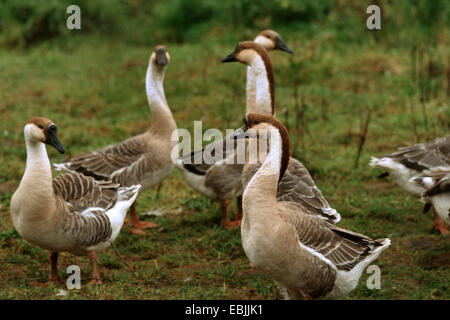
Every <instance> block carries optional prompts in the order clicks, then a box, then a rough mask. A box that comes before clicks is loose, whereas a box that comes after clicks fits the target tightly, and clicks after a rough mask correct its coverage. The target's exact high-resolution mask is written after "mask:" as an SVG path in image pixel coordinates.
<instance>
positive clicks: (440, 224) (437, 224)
mask: <svg viewBox="0 0 450 320" xmlns="http://www.w3.org/2000/svg"><path fill="white" fill-rule="evenodd" d="M433 210H434V207H433ZM434 228H435V229H436V230H438V231H439V232H440V233H441V234H448V233H449V231H448V229H447V224H446V223H445V222H444V221H443V220H442V219H441V217H440V216H439V215H438V213H437V212H436V210H434Z"/></svg>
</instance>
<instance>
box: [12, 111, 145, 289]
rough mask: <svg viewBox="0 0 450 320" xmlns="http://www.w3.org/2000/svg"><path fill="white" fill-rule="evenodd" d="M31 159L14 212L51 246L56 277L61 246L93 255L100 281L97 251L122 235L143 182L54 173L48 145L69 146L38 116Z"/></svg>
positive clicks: (29, 232)
mask: <svg viewBox="0 0 450 320" xmlns="http://www.w3.org/2000/svg"><path fill="white" fill-rule="evenodd" d="M24 132H25V143H26V148H27V162H26V168H25V173H24V175H23V177H22V180H21V182H20V185H19V187H18V189H17V190H16V192H15V193H14V195H13V196H12V198H11V207H10V209H11V218H12V221H13V224H14V227H15V228H16V230H17V232H18V233H19V234H20V236H21V237H22V238H24V239H25V240H26V241H28V242H30V243H32V244H34V245H37V246H39V247H41V248H43V249H45V250H48V251H50V266H51V270H50V276H49V281H50V282H57V281H60V279H59V277H58V273H57V261H58V253H59V252H70V253H73V254H75V255H78V256H88V257H89V259H90V260H91V263H92V281H91V282H92V283H93V284H100V283H101V278H100V272H99V270H98V267H97V256H96V252H97V251H99V250H102V249H105V248H107V247H108V246H110V245H111V243H112V242H113V241H114V240H115V239H116V237H117V236H118V234H119V232H120V229H121V228H122V225H123V221H124V219H125V216H126V213H127V210H128V208H129V207H130V206H131V205H132V203H133V202H134V201H135V199H136V197H137V195H138V193H139V189H140V185H133V186H129V187H125V188H120V187H119V185H118V184H117V183H114V182H112V181H107V180H104V181H96V180H95V179H94V178H92V177H86V176H84V175H82V174H80V173H64V174H61V175H59V176H57V177H56V178H55V179H52V170H51V166H50V160H49V158H48V155H47V150H46V147H45V145H46V144H48V145H51V146H52V147H54V148H55V149H57V150H58V151H59V152H61V153H64V148H63V146H62V144H61V142H60V141H59V139H58V136H57V129H56V125H55V124H54V123H53V122H52V121H51V120H49V119H47V118H43V117H35V118H32V119H31V120H29V121H28V122H27V124H26V125H25V129H24Z"/></svg>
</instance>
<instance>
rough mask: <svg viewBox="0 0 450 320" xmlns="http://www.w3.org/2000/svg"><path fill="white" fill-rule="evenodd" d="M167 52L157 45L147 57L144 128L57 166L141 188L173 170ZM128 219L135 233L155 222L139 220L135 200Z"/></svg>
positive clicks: (155, 181)
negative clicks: (149, 116)
mask: <svg viewBox="0 0 450 320" xmlns="http://www.w3.org/2000/svg"><path fill="white" fill-rule="evenodd" d="M169 62H170V55H169V53H168V52H167V49H166V47H164V46H162V45H159V46H156V47H155V49H154V51H153V53H152V55H151V57H150V60H149V65H148V69H147V74H146V80H145V87H146V91H147V98H148V104H149V106H150V111H151V114H152V122H151V126H150V127H149V129H148V130H147V132H145V133H142V134H140V135H137V136H134V137H132V138H129V139H127V140H125V141H123V142H121V143H119V144H116V145H112V146H108V147H106V148H103V149H100V150H95V151H91V152H88V153H85V154H83V155H80V156H77V157H74V158H72V159H70V160H69V161H68V162H65V163H61V164H55V167H56V168H57V169H59V170H61V169H64V170H68V171H70V172H81V173H83V174H85V175H88V176H92V177H94V178H95V179H97V180H103V179H107V180H112V181H113V182H116V183H119V184H120V185H121V186H130V185H134V184H141V185H142V188H143V189H147V188H150V187H152V186H154V185H156V184H159V183H160V182H161V181H162V180H164V179H165V178H166V177H167V176H169V174H170V173H171V172H172V169H173V163H172V160H171V152H172V148H173V147H174V146H175V145H176V139H173V140H172V139H171V137H172V133H174V132H175V134H176V129H177V126H176V123H175V120H174V118H173V116H172V112H171V111H170V109H169V106H168V104H167V101H166V97H165V94H164V88H163V82H164V74H165V70H166V67H167V65H168V63H169ZM130 218H131V223H132V225H133V226H134V229H131V230H130V231H131V232H133V233H136V234H140V233H142V231H141V230H138V229H144V228H151V227H156V226H157V224H155V223H151V222H143V221H139V217H138V214H137V213H136V203H133V204H132V206H131V212H130Z"/></svg>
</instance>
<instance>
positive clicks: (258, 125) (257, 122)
mask: <svg viewBox="0 0 450 320" xmlns="http://www.w3.org/2000/svg"><path fill="white" fill-rule="evenodd" d="M243 123H244V126H243V130H242V131H241V133H240V134H238V135H236V136H235V139H245V138H264V139H267V141H268V142H270V141H271V136H272V134H274V132H277V133H278V134H279V135H280V138H281V165H280V178H279V179H280V180H281V178H282V177H283V175H284V173H285V172H286V169H287V167H288V164H289V158H290V145H291V140H290V137H289V133H288V131H287V129H286V127H285V126H284V125H283V124H282V123H281V121H280V120H278V119H277V118H275V117H274V116H272V115H267V114H256V113H250V114H248V115H247V116H245V117H244V118H243Z"/></svg>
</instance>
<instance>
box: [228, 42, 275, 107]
mask: <svg viewBox="0 0 450 320" xmlns="http://www.w3.org/2000/svg"><path fill="white" fill-rule="evenodd" d="M222 61H223V62H233V61H238V62H241V63H243V64H246V65H247V66H249V67H250V69H247V70H248V72H247V76H250V77H249V79H247V88H250V89H253V88H254V90H255V94H254V96H255V103H254V104H252V103H251V104H250V105H249V108H248V109H247V110H246V113H247V114H248V113H261V114H274V112H275V84H274V77H273V68H272V63H271V62H270V58H269V54H268V53H267V50H266V49H264V47H263V46H261V45H260V44H258V43H255V42H253V41H244V42H241V43H239V44H238V45H237V47H236V49H235V51H234V52H233V53H231V54H230V55H228V57H226V58H225V59H224V60H222ZM253 81H254V85H253V84H252V82H253ZM250 93H251V94H252V93H253V92H250ZM247 101H248V100H247Z"/></svg>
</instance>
